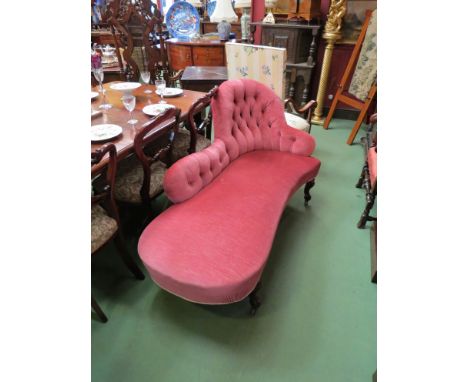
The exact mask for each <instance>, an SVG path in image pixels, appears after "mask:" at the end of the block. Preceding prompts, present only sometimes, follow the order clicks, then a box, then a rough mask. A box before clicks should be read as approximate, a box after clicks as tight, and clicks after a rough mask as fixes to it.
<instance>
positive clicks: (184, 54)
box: [166, 38, 235, 70]
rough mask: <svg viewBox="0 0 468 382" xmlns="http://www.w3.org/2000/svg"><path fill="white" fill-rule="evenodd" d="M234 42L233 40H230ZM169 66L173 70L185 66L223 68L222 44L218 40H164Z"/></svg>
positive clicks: (224, 61)
mask: <svg viewBox="0 0 468 382" xmlns="http://www.w3.org/2000/svg"><path fill="white" fill-rule="evenodd" d="M232 41H234V42H235V40H232ZM166 49H167V55H168V59H169V64H170V66H171V68H172V69H173V70H180V69H185V67H187V66H225V65H226V54H225V51H224V42H223V41H219V40H205V39H201V40H197V41H186V40H180V39H177V38H171V39H169V40H166Z"/></svg>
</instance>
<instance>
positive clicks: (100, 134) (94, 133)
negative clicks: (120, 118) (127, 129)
mask: <svg viewBox="0 0 468 382" xmlns="http://www.w3.org/2000/svg"><path fill="white" fill-rule="evenodd" d="M120 134H122V128H121V127H120V126H118V125H112V124H110V123H103V124H101V125H94V126H91V141H93V142H100V141H107V140H108V139H112V138H115V137H116V136H118V135H120Z"/></svg>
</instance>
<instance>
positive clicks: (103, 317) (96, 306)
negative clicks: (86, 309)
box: [91, 295, 107, 322]
mask: <svg viewBox="0 0 468 382" xmlns="http://www.w3.org/2000/svg"><path fill="white" fill-rule="evenodd" d="M91 307H92V308H93V310H94V311H95V312H96V314H97V316H98V317H99V319H100V320H101V321H102V322H107V316H106V315H105V314H104V312H103V311H102V309H101V307H100V306H99V304H98V303H97V302H96V300H95V299H94V297H93V295H91Z"/></svg>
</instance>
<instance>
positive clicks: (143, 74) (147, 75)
mask: <svg viewBox="0 0 468 382" xmlns="http://www.w3.org/2000/svg"><path fill="white" fill-rule="evenodd" d="M140 76H141V80H142V81H143V82H144V83H145V85H148V84H149V83H150V80H151V73H150V72H149V71H148V70H143V71H141V72H140ZM144 92H145V93H146V94H150V93H152V91H151V90H149V89H146V90H145V91H144Z"/></svg>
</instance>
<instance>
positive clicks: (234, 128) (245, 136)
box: [211, 79, 286, 160]
mask: <svg viewBox="0 0 468 382" xmlns="http://www.w3.org/2000/svg"><path fill="white" fill-rule="evenodd" d="M211 107H212V110H213V125H214V131H215V137H216V138H217V139H221V140H222V141H224V144H225V145H226V150H227V153H228V155H229V158H230V159H231V160H234V159H236V158H237V157H238V156H239V155H242V154H244V153H246V152H249V151H253V150H280V138H281V129H282V127H285V126H286V120H285V117H284V107H283V104H282V102H281V100H280V99H279V97H278V96H276V95H275V93H274V92H273V91H272V90H271V89H269V88H268V87H266V86H265V85H263V84H261V83H260V82H257V81H254V80H250V79H243V80H233V81H226V82H224V83H223V84H222V85H221V86H220V88H219V91H218V94H217V97H216V98H215V99H213V100H212V101H211Z"/></svg>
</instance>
